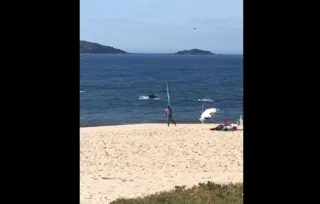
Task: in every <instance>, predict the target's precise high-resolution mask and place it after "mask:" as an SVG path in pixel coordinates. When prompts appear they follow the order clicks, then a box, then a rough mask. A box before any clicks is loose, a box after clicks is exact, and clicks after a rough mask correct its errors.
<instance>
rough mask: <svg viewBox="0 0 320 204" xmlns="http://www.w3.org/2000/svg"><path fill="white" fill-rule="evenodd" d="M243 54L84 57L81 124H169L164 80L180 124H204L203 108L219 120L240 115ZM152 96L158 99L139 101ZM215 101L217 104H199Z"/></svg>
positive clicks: (83, 55) (99, 55)
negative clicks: (205, 99)
mask: <svg viewBox="0 0 320 204" xmlns="http://www.w3.org/2000/svg"><path fill="white" fill-rule="evenodd" d="M242 59H243V57H242V56H240V55H238V56H237V55H215V56H177V55H165V54H154V55H153V54H143V55H142V54H141V55H138V54H137V55H134V54H133V55H104V54H81V55H80V90H82V91H84V92H81V91H80V126H82V127H83V126H99V125H111V124H130V123H153V122H166V118H165V117H164V108H165V106H166V105H167V103H168V102H167V94H166V80H168V84H169V92H170V99H171V100H170V101H171V107H172V110H173V113H174V118H175V120H176V121H177V123H200V121H199V117H200V114H201V109H202V104H204V109H206V108H219V109H220V111H219V112H218V113H217V114H216V115H215V117H214V119H213V120H214V121H215V122H222V121H224V120H226V119H229V120H232V121H236V120H237V119H238V118H239V116H240V115H241V114H242V110H243V109H242V106H243V91H242V90H243V88H242V87H243V69H242V61H243V60H242ZM152 93H154V94H155V95H157V96H158V97H160V98H161V99H160V100H157V101H156V100H139V99H138V98H139V96H141V95H150V94H152ZM203 98H211V99H212V100H214V102H204V103H203V102H199V101H198V99H203Z"/></svg>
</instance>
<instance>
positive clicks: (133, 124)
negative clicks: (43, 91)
mask: <svg viewBox="0 0 320 204" xmlns="http://www.w3.org/2000/svg"><path fill="white" fill-rule="evenodd" d="M220 124H223V122H221V123H208V122H207V123H204V124H202V123H178V124H177V127H178V126H188V125H191V126H194V125H203V126H209V125H211V126H212V127H216V126H218V125H220ZM141 125H142V126H144V125H156V126H158V125H163V126H166V127H167V126H168V125H167V123H132V124H131V123H128V124H112V125H109V124H107V125H99V126H80V127H79V128H80V129H86V128H106V127H118V126H137V127H138V126H141ZM232 125H233V126H239V125H238V124H236V123H232ZM170 127H174V125H173V124H170ZM239 127H240V126H239Z"/></svg>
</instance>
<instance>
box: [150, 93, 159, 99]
mask: <svg viewBox="0 0 320 204" xmlns="http://www.w3.org/2000/svg"><path fill="white" fill-rule="evenodd" d="M149 98H150V99H155V98H158V97H157V96H156V95H154V93H153V94H151V95H149Z"/></svg>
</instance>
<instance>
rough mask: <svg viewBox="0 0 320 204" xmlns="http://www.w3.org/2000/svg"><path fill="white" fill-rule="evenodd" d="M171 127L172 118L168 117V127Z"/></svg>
mask: <svg viewBox="0 0 320 204" xmlns="http://www.w3.org/2000/svg"><path fill="white" fill-rule="evenodd" d="M169 125H170V117H168V127H169Z"/></svg>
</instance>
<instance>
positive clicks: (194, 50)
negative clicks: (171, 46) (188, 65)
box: [174, 49, 214, 55]
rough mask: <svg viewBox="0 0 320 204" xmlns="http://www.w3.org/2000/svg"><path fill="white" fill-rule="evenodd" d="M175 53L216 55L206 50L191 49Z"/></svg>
mask: <svg viewBox="0 0 320 204" xmlns="http://www.w3.org/2000/svg"><path fill="white" fill-rule="evenodd" d="M174 54H175V55H214V53H212V52H210V51H205V50H199V49H191V50H183V51H179V52H176V53H174Z"/></svg>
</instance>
